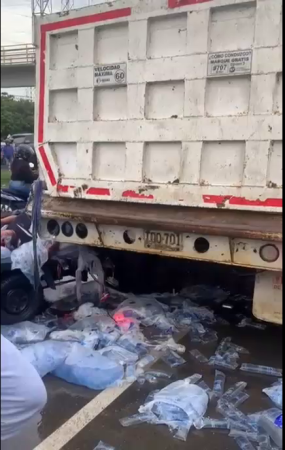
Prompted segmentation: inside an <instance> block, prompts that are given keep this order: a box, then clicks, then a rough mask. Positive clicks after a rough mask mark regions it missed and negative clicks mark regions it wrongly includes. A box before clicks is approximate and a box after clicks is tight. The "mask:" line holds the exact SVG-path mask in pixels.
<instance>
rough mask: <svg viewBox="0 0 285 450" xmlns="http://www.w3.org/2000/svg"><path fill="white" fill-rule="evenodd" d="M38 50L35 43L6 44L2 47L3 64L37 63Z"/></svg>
mask: <svg viewBox="0 0 285 450" xmlns="http://www.w3.org/2000/svg"><path fill="white" fill-rule="evenodd" d="M35 62H36V50H35V46H34V45H33V44H23V45H6V46H3V47H1V66H2V65H3V66H11V65H15V66H16V65H17V66H18V65H27V64H35Z"/></svg>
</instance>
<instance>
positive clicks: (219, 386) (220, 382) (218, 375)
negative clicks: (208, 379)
mask: <svg viewBox="0 0 285 450" xmlns="http://www.w3.org/2000/svg"><path fill="white" fill-rule="evenodd" d="M225 382H226V375H225V374H224V373H223V372H221V371H220V370H215V379H214V385H213V394H214V395H215V396H216V397H221V396H222V395H223V393H224V387H225Z"/></svg>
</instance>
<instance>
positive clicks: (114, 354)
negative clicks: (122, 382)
mask: <svg viewBox="0 0 285 450" xmlns="http://www.w3.org/2000/svg"><path fill="white" fill-rule="evenodd" d="M99 352H100V354H101V355H103V356H106V357H107V358H109V359H111V360H112V361H115V362H116V363H118V364H121V365H124V364H132V363H135V362H137V360H138V355H137V354H136V353H132V352H130V351H129V350H126V349H125V348H123V347H119V346H118V345H110V346H109V347H106V348H103V349H101V350H99Z"/></svg>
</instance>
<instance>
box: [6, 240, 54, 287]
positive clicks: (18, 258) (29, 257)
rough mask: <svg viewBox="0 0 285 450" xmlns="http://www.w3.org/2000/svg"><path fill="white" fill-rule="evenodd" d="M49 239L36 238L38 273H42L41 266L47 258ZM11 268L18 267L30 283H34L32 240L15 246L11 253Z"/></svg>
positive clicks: (50, 242)
mask: <svg viewBox="0 0 285 450" xmlns="http://www.w3.org/2000/svg"><path fill="white" fill-rule="evenodd" d="M52 243H53V242H52V241H50V240H46V241H44V240H42V239H40V238H38V240H37V258H38V264H39V274H40V276H41V275H42V274H43V272H42V270H41V268H42V266H43V265H44V264H45V263H46V262H47V260H48V251H49V248H50V247H51V245H52ZM11 261H12V270H15V269H20V270H21V272H22V273H23V274H24V275H25V276H26V277H27V278H28V280H29V281H30V283H31V284H32V285H33V284H34V251H33V241H30V242H26V243H25V244H22V245H21V246H20V247H18V248H16V249H15V250H14V251H13V252H12V253H11Z"/></svg>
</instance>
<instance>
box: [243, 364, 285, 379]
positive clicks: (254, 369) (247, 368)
mask: <svg viewBox="0 0 285 450" xmlns="http://www.w3.org/2000/svg"><path fill="white" fill-rule="evenodd" d="M240 370H241V371H243V372H250V373H258V374H261V375H270V376H272V377H281V376H282V369H275V368H274V367H269V366H260V365H257V364H247V363H244V364H242V365H241V366H240Z"/></svg>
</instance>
